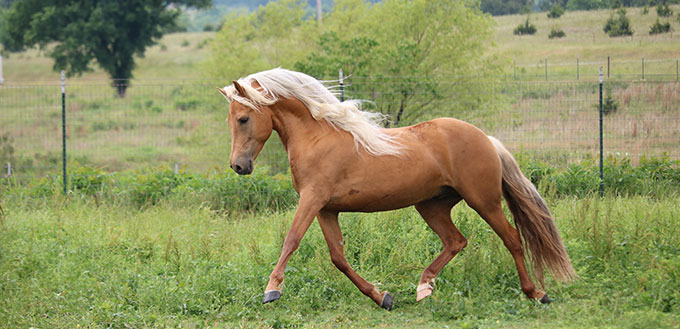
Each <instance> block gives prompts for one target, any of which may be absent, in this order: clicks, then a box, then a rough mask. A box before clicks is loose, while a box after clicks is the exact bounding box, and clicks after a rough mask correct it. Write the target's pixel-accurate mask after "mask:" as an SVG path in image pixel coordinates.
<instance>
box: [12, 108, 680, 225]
mask: <svg viewBox="0 0 680 329" xmlns="http://www.w3.org/2000/svg"><path fill="white" fill-rule="evenodd" d="M609 111H610V112H609V113H612V112H613V111H615V109H614V110H609ZM517 159H518V161H519V162H520V164H521V167H522V168H524V170H525V174H526V175H527V177H529V178H530V179H531V181H532V182H533V183H534V184H535V185H536V186H539V187H540V188H541V189H542V190H543V191H545V192H546V193H548V194H549V195H551V196H554V197H570V196H577V197H585V196H588V195H590V194H593V193H596V192H598V191H599V167H598V165H597V161H596V159H594V158H593V159H585V160H582V161H580V162H578V163H573V164H571V165H569V166H567V167H565V168H563V169H559V168H555V167H554V166H552V165H550V164H548V163H546V162H543V161H540V160H533V159H532V158H530V157H529V156H528V155H527V154H524V153H518V154H517ZM638 162H639V164H638V165H636V166H633V165H632V162H631V160H630V159H629V158H621V157H615V156H612V155H610V156H608V157H607V158H606V161H605V166H604V173H605V175H604V183H605V192H606V193H607V194H611V195H616V196H629V195H644V196H661V195H673V194H675V193H678V194H680V162H679V161H673V160H670V159H669V158H668V157H667V156H663V157H646V156H645V157H641V158H640V159H639V161H638ZM70 167H71V169H70V171H69V176H68V187H69V191H70V192H69V195H71V196H72V197H74V198H76V199H84V200H92V201H94V202H95V203H97V204H101V203H109V204H115V205H117V206H120V207H129V208H133V209H136V208H145V207H149V206H154V205H157V204H160V203H163V202H171V203H175V204H179V205H191V204H201V205H203V206H204V207H206V208H208V209H211V210H213V211H216V212H220V213H238V212H243V211H246V212H248V211H255V210H258V211H264V210H268V211H281V210H285V209H289V208H290V207H291V206H293V205H295V204H296V202H297V194H296V193H295V191H294V190H293V188H292V185H291V182H290V181H291V178H290V176H289V175H284V174H277V175H275V176H271V175H270V174H269V171H268V169H267V168H260V169H258V170H256V171H255V173H254V174H253V175H250V176H238V175H236V174H235V173H233V172H232V171H230V170H229V171H226V172H217V171H212V172H210V173H207V174H199V173H190V172H182V171H180V172H178V173H175V172H174V171H172V170H169V169H150V168H149V169H142V170H137V171H131V172H126V173H107V172H106V171H103V170H101V169H97V168H93V167H90V166H78V165H77V164H72V165H71V166H70ZM11 186H13V187H11ZM0 187H2V188H4V189H7V190H8V191H10V192H12V193H11V194H13V195H15V196H21V198H25V199H24V201H26V200H49V199H52V198H55V197H58V196H59V195H61V193H62V184H61V176H58V175H55V176H47V177H45V178H42V179H39V180H35V181H32V182H29V183H26V184H17V182H16V181H14V180H12V179H7V178H5V179H3V180H2V185H0Z"/></svg>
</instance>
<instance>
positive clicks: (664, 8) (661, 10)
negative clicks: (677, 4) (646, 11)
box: [656, 3, 673, 17]
mask: <svg viewBox="0 0 680 329" xmlns="http://www.w3.org/2000/svg"><path fill="white" fill-rule="evenodd" d="M656 13H657V15H659V17H671V16H673V10H672V9H671V8H670V7H668V4H666V3H659V4H658V5H657V6H656Z"/></svg>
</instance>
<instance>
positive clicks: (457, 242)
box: [416, 194, 467, 301]
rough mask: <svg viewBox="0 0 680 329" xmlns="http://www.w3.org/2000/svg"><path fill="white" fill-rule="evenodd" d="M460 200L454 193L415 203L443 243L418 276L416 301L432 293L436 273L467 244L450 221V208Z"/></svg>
mask: <svg viewBox="0 0 680 329" xmlns="http://www.w3.org/2000/svg"><path fill="white" fill-rule="evenodd" d="M460 200H461V198H460V196H458V195H457V194H456V195H449V196H446V197H438V198H434V199H431V200H427V201H423V202H421V203H418V204H416V210H418V212H419V213H420V215H421V216H422V217H423V219H425V222H426V223H427V225H428V226H430V228H431V229H432V230H433V231H434V232H435V233H437V235H438V236H439V238H440V239H441V240H442V244H443V245H444V249H443V250H442V252H441V254H439V256H437V258H436V259H435V260H434V261H433V262H432V264H430V266H428V267H427V268H426V269H425V271H423V274H422V275H421V276H420V281H419V282H418V288H417V294H416V300H417V301H421V300H422V299H423V298H425V297H427V296H429V295H431V294H432V285H431V283H432V282H434V279H435V277H437V274H439V272H440V271H441V270H442V268H444V266H445V265H446V264H447V263H448V262H449V261H451V259H453V257H454V256H456V254H457V253H458V252H459V251H461V250H462V249H463V248H465V246H466V245H467V240H466V239H465V237H464V236H463V234H461V233H460V231H458V229H457V228H456V226H455V225H453V222H452V221H451V208H453V206H455V205H456V203H458V202H459V201H460Z"/></svg>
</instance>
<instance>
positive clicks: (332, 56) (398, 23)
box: [295, 0, 493, 126]
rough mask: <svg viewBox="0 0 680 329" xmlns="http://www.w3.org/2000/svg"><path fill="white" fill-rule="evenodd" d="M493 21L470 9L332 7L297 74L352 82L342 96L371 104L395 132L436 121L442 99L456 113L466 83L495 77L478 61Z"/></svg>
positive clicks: (406, 4)
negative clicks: (486, 75)
mask: <svg viewBox="0 0 680 329" xmlns="http://www.w3.org/2000/svg"><path fill="white" fill-rule="evenodd" d="M491 24H492V21H491V20H490V19H489V17H488V16H486V15H482V14H481V13H480V12H479V11H478V9H476V8H475V6H474V4H473V3H472V2H465V1H459V2H446V1H431V0H413V1H407V0H386V1H384V2H382V3H378V4H374V5H369V4H367V3H365V2H363V1H357V0H344V1H336V7H335V8H334V10H333V11H332V12H331V13H330V14H329V16H328V17H325V18H324V25H323V27H322V28H324V29H328V30H327V31H328V32H326V33H324V34H321V36H320V37H319V38H318V40H319V42H318V48H316V49H313V50H312V51H311V52H310V54H309V55H308V56H307V57H306V58H305V59H303V60H301V61H298V62H297V63H296V65H295V68H296V69H298V70H301V71H303V72H305V73H308V74H312V75H314V76H318V77H324V78H332V77H337V74H338V70H339V69H342V70H343V72H344V73H345V74H347V75H351V76H352V78H350V82H351V85H350V86H347V89H346V90H347V92H348V94H349V96H350V97H352V98H360V99H367V100H370V101H372V102H371V103H370V104H367V105H368V106H369V107H373V110H375V111H378V112H381V113H383V114H385V115H388V116H389V118H390V119H391V120H392V122H391V124H393V125H394V126H401V125H404V124H410V123H413V122H415V121H418V120H420V119H426V118H429V117H434V116H437V114H438V113H437V111H441V110H442V109H443V108H444V107H445V106H446V107H448V109H451V108H453V107H455V105H454V104H452V103H455V102H451V101H450V99H451V98H453V97H450V98H449V101H448V103H447V104H442V103H440V102H442V101H444V99H445V97H444V96H445V95H451V93H459V92H464V93H465V96H462V95H458V96H457V97H456V102H458V104H457V105H458V106H460V105H462V104H463V103H465V102H467V101H470V98H468V96H470V95H471V94H474V92H473V91H472V90H471V89H474V87H470V88H471V89H468V90H465V91H461V90H459V89H458V88H459V85H462V82H463V81H464V80H466V79H471V78H472V77H474V78H475V79H477V78H479V76H480V75H483V74H484V73H487V72H490V71H491V70H493V68H492V65H488V63H487V62H486V61H485V60H484V59H483V58H484V56H483V53H484V51H485V50H486V49H487V48H486V47H487V45H488V44H487V43H486V40H489V39H491V35H492V33H493V32H492V31H493V29H492V25H491Z"/></svg>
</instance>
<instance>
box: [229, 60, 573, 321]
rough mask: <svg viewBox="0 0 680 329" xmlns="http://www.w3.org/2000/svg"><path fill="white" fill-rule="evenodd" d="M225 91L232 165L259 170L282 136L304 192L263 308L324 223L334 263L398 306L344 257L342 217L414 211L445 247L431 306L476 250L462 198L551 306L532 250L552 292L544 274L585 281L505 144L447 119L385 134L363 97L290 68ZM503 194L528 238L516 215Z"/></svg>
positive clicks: (536, 295)
mask: <svg viewBox="0 0 680 329" xmlns="http://www.w3.org/2000/svg"><path fill="white" fill-rule="evenodd" d="M219 90H220V92H221V93H222V94H223V95H224V96H225V97H226V98H227V100H228V101H229V102H230V104H229V117H228V118H227V121H228V123H229V126H230V129H231V137H232V140H231V155H230V158H229V161H230V165H231V168H232V169H233V170H234V171H236V173H238V174H240V175H247V174H250V173H251V172H252V171H253V161H254V160H255V158H257V155H258V154H259V153H260V151H261V150H262V147H263V145H264V143H265V142H266V141H267V139H269V136H270V135H271V133H272V130H276V132H277V133H278V134H279V137H280V138H281V142H283V147H284V148H285V149H286V152H287V153H288V159H289V162H290V169H291V174H292V179H293V187H294V188H295V190H296V191H297V192H298V193H299V195H300V201H299V203H298V207H297V211H296V212H295V216H294V218H293V223H292V226H291V228H290V231H289V232H288V235H287V236H286V239H285V242H284V244H283V248H282V250H281V257H280V258H279V260H278V263H277V264H276V267H274V270H273V271H272V274H271V276H270V279H269V283H268V284H267V288H266V289H265V293H264V301H263V302H264V303H267V302H271V301H274V300H277V299H279V298H280V297H281V284H282V282H283V275H284V269H285V268H286V264H287V263H288V260H289V259H290V256H291V254H292V253H293V252H294V251H295V250H296V249H297V248H298V246H299V244H300V240H301V239H302V237H303V235H304V234H305V232H306V231H307V229H308V228H309V226H310V225H311V223H312V221H313V220H314V217H316V218H317V219H318V221H319V225H320V226H321V230H322V232H323V235H324V237H325V238H326V242H327V243H328V249H329V251H330V255H331V261H332V262H333V264H334V265H335V266H336V267H337V268H338V269H339V270H340V271H342V272H343V273H344V274H345V275H347V277H348V278H349V279H350V280H351V281H352V282H353V283H354V284H355V285H356V286H357V287H358V288H359V290H361V292H362V293H363V294H364V295H366V296H368V297H370V298H371V299H372V300H373V301H374V302H375V303H376V304H378V305H380V306H381V307H383V308H385V309H388V310H390V309H391V308H392V301H393V298H392V296H391V295H390V294H389V293H388V292H380V291H378V290H377V288H376V287H375V286H374V285H373V284H371V283H369V282H367V281H366V280H364V279H363V278H362V277H361V276H359V274H357V273H356V272H355V271H354V270H353V269H352V267H351V266H350V265H349V263H348V262H347V260H346V259H345V255H344V251H343V240H342V232H341V231H340V226H339V225H338V213H339V212H341V211H354V212H374V211H385V210H392V209H398V208H403V207H408V206H411V205H415V207H416V210H418V212H419V213H420V215H421V216H422V217H423V219H425V222H426V223H427V225H429V226H430V228H432V230H433V231H434V232H435V233H437V235H438V236H439V238H441V241H442V243H443V251H442V252H441V254H440V255H439V256H438V257H437V258H436V259H435V260H434V261H433V262H432V264H430V265H429V266H428V267H427V268H426V269H425V271H423V274H422V276H421V277H420V281H419V282H418V288H417V291H416V296H417V297H416V299H417V300H418V301H420V300H422V299H423V298H425V297H427V296H429V295H430V294H432V290H433V287H432V285H431V283H433V281H434V279H435V277H436V276H437V274H439V272H440V271H441V270H442V268H443V267H444V265H446V264H447V263H448V262H449V261H450V260H451V259H452V258H453V257H454V256H455V255H456V254H457V253H458V252H459V251H460V250H461V249H463V248H464V247H465V245H466V244H467V240H466V239H465V237H464V236H463V235H462V234H461V233H460V231H458V229H457V228H456V227H455V226H454V225H453V222H452V221H451V209H452V208H453V206H454V205H456V203H458V202H459V201H460V200H465V202H466V203H467V204H468V205H469V206H470V207H472V208H473V209H474V210H475V211H477V213H478V214H479V215H480V216H481V217H482V218H483V219H484V220H486V222H487V223H488V224H489V225H490V226H491V228H492V229H493V230H494V231H495V232H496V234H498V236H500V238H501V239H502V240H503V243H504V244H505V246H506V247H507V248H508V250H509V251H510V253H511V254H512V257H513V259H514V261H515V265H516V266H517V272H518V274H519V279H520V282H521V286H522V291H523V292H524V293H525V294H526V296H527V297H529V298H532V299H538V300H540V301H541V302H543V303H549V302H550V298H549V297H548V295H546V293H545V292H543V291H541V290H539V289H537V288H536V286H534V283H533V282H532V281H531V278H530V277H529V274H528V273H527V269H526V266H525V263H524V255H523V251H522V245H523V244H524V246H525V247H527V248H528V249H529V251H530V252H531V260H532V263H533V264H532V265H533V275H534V278H535V279H536V280H537V281H538V282H539V283H540V284H541V286H542V285H543V269H544V267H545V268H547V269H548V270H549V271H550V272H551V274H552V275H553V277H555V278H557V279H560V280H562V281H568V280H570V279H572V278H575V277H576V273H575V272H574V269H573V267H572V266H571V262H570V260H569V256H568V255H567V252H566V250H565V248H564V244H563V243H562V239H561V238H560V235H559V233H558V231H557V228H556V227H555V223H554V220H553V218H552V216H551V214H550V211H549V210H548V207H547V205H546V203H545V201H544V200H543V199H542V198H541V196H540V195H539V194H538V191H537V190H536V188H535V187H534V186H533V185H532V184H531V182H530V181H529V180H528V179H527V178H526V177H524V175H523V174H522V172H521V171H520V169H519V167H518V165H517V162H516V161H515V160H514V158H513V157H512V155H511V154H510V153H509V152H508V151H507V150H506V149H505V147H503V145H502V144H501V143H500V142H499V141H498V140H496V139H495V138H493V137H488V136H487V135H486V134H484V133H483V132H482V131H481V130H479V129H478V128H476V127H474V126H472V125H470V124H468V123H465V122H462V121H459V120H456V119H451V118H440V119H435V120H431V121H427V122H423V123H420V124H417V125H414V126H410V127H403V128H394V129H382V128H381V127H380V125H379V120H380V119H381V117H379V116H378V115H377V114H375V113H369V112H364V111H361V110H360V109H359V102H358V101H345V102H342V103H341V102H340V101H339V100H338V99H337V98H336V97H335V96H334V95H333V94H332V93H331V92H330V91H328V89H326V87H324V86H323V85H322V84H321V83H320V82H319V81H317V80H316V79H314V78H312V77H310V76H308V75H305V74H303V73H299V72H293V71H288V70H284V69H273V70H269V71H263V72H259V73H255V74H252V75H250V76H248V77H246V78H243V79H240V80H238V81H234V82H233V85H231V86H228V87H225V88H224V89H221V88H220V89H219ZM501 196H504V197H505V200H506V202H507V204H508V207H509V209H510V211H511V212H512V214H513V217H514V219H515V224H516V226H517V227H518V229H519V231H518V230H517V229H515V228H514V227H512V226H511V225H510V223H509V222H508V220H507V218H506V217H505V214H504V213H503V209H502V207H501Z"/></svg>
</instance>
